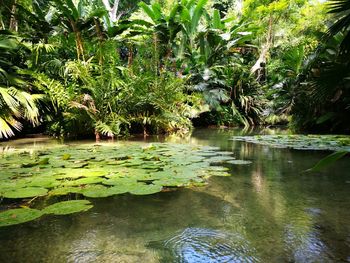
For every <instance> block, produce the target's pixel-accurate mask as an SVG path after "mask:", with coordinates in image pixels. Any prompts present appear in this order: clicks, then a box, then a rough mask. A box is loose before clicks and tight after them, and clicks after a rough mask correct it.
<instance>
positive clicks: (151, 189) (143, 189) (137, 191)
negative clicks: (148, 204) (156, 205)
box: [129, 184, 163, 195]
mask: <svg viewBox="0 0 350 263" xmlns="http://www.w3.org/2000/svg"><path fill="white" fill-rule="evenodd" d="M162 189H163V187H162V186H160V185H154V184H148V185H143V184H137V185H134V187H133V188H132V189H131V190H129V192H130V194H133V195H151V194H155V193H159V192H161V191H162Z"/></svg>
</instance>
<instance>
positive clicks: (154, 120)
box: [0, 0, 350, 139]
mask: <svg viewBox="0 0 350 263" xmlns="http://www.w3.org/2000/svg"><path fill="white" fill-rule="evenodd" d="M112 2H113V1H107V0H105V1H101V0H80V1H78V0H76V1H74V0H68V1H63V0H50V1H41V0H12V1H10V0H2V1H1V5H0V13H1V17H0V29H1V31H0V53H1V60H0V87H1V88H0V107H1V110H0V123H1V125H0V136H1V138H2V139H8V138H11V137H13V136H15V135H21V134H22V135H23V134H28V133H38V132H41V133H46V134H49V135H52V136H56V137H73V138H81V137H91V136H96V138H100V137H106V138H113V137H119V136H128V135H129V134H135V133H137V134H139V133H144V134H164V133H167V134H168V133H173V132H188V131H189V130H191V129H192V127H207V126H211V125H215V126H227V127H237V126H243V127H255V126H275V125H289V127H290V128H292V129H293V130H295V131H300V132H311V133H343V134H344V133H345V134H346V133H349V132H350V130H349V125H348V123H349V121H350V119H349V118H350V117H349V116H350V114H349V110H350V107H349V105H350V104H349V103H350V102H349V85H348V80H349V68H348V60H349V59H348V54H349V48H348V47H349V42H350V36H349V35H348V29H349V26H350V23H349V22H348V21H349V10H350V7H349V3H348V1H345V0H334V1H328V2H324V1H319V0H311V1H309V0H292V1H287V0H278V1H277V0H276V1H270V0H246V1H240V0H226V1H215V0H202V1H190V0H183V1H178V2H175V3H174V1H166V0H162V1H161V0H160V1H152V2H147V1H146V2H143V1H123V0H120V1H114V2H113V3H112Z"/></svg>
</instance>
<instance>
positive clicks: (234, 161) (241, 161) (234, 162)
mask: <svg viewBox="0 0 350 263" xmlns="http://www.w3.org/2000/svg"><path fill="white" fill-rule="evenodd" d="M227 163H229V164H235V165H248V164H252V163H253V162H252V161H245V160H232V161H228V162H227Z"/></svg>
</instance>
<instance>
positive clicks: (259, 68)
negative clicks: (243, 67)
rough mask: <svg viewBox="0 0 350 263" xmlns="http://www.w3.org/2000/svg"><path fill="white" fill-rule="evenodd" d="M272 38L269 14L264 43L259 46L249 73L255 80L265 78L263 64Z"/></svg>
mask: <svg viewBox="0 0 350 263" xmlns="http://www.w3.org/2000/svg"><path fill="white" fill-rule="evenodd" d="M272 40H273V17H272V15H270V19H269V28H268V31H267V36H266V43H265V44H264V45H263V46H262V48H261V53H260V56H259V59H258V60H257V61H256V63H255V65H254V66H253V67H252V68H251V70H250V71H251V73H253V74H255V75H256V77H257V80H258V81H259V82H261V80H264V79H266V72H265V66H266V61H267V56H268V54H269V51H270V48H271V46H272Z"/></svg>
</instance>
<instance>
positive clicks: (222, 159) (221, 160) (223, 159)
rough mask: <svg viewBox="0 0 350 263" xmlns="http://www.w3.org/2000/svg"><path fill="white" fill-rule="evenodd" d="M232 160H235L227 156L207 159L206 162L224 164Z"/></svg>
mask: <svg viewBox="0 0 350 263" xmlns="http://www.w3.org/2000/svg"><path fill="white" fill-rule="evenodd" d="M232 160H235V158H233V157H229V156H215V157H211V158H209V159H208V162H210V163H225V162H228V161H232Z"/></svg>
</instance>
